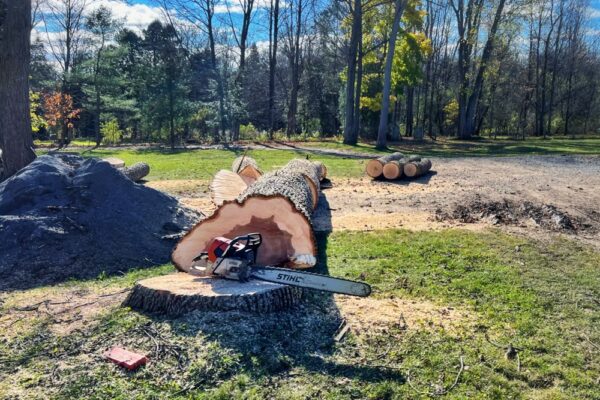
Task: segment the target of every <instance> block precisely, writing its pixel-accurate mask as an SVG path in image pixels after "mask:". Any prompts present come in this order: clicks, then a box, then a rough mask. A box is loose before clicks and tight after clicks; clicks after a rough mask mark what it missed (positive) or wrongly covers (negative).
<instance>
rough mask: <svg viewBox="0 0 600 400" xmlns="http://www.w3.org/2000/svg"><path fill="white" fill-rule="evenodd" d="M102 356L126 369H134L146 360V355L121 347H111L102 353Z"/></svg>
mask: <svg viewBox="0 0 600 400" xmlns="http://www.w3.org/2000/svg"><path fill="white" fill-rule="evenodd" d="M104 357H106V358H108V359H109V360H110V361H112V362H114V363H115V364H117V365H120V366H121V367H125V368H127V369H128V370H130V371H131V370H134V369H136V368H138V367H140V366H142V365H145V364H146V363H147V362H148V357H146V356H145V355H143V354H138V353H134V352H132V351H129V350H126V349H124V348H122V347H113V348H112V349H110V350H108V351H107V352H105V353H104Z"/></svg>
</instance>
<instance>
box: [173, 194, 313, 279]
mask: <svg viewBox="0 0 600 400" xmlns="http://www.w3.org/2000/svg"><path fill="white" fill-rule="evenodd" d="M252 232H258V233H260V234H261V235H262V238H263V243H262V245H261V246H260V248H259V250H258V257H257V263H258V264H259V265H273V266H278V265H285V266H288V267H292V268H310V267H312V266H314V264H315V262H316V258H315V257H316V253H317V247H316V242H315V238H314V234H313V231H312V228H311V225H310V222H309V221H308V219H307V218H306V217H305V216H304V215H303V214H302V213H301V212H299V211H298V210H297V209H296V207H295V206H294V204H293V203H292V202H291V201H290V200H288V199H287V198H286V197H284V196H281V195H279V196H261V195H255V196H252V197H248V198H246V199H245V200H244V201H242V202H241V203H238V202H237V201H232V202H227V203H225V204H223V206H221V207H220V208H219V209H218V210H217V211H216V212H215V213H214V214H213V215H212V216H211V217H209V218H207V219H205V220H203V221H202V222H200V223H199V224H198V225H196V226H195V227H194V228H193V229H192V230H191V231H190V232H188V233H187V234H186V235H185V236H184V237H183V238H182V239H181V241H180V242H179V243H178V244H177V246H176V247H175V250H174V251H173V255H172V260H173V264H175V266H176V267H177V269H179V270H180V271H184V272H188V271H189V270H190V268H191V267H192V265H193V264H194V261H193V259H194V258H195V257H196V256H198V255H199V254H200V253H201V252H202V251H205V250H206V249H207V248H208V245H209V244H210V243H211V242H212V240H213V239H214V238H215V237H217V236H224V237H227V238H234V237H236V236H240V235H246V234H248V233H252ZM301 255H307V256H309V257H312V258H309V259H308V261H309V262H310V263H311V265H308V263H307V260H306V259H303V258H301V257H300V256H301ZM295 259H298V260H303V262H301V263H299V264H289V262H290V260H295Z"/></svg>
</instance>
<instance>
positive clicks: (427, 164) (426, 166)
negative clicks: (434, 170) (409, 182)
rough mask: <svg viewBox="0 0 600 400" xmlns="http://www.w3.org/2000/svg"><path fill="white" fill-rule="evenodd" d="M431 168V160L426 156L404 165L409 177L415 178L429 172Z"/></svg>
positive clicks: (405, 173) (405, 172)
mask: <svg viewBox="0 0 600 400" xmlns="http://www.w3.org/2000/svg"><path fill="white" fill-rule="evenodd" d="M430 169H431V160H429V159H427V158H424V159H422V160H420V161H413V162H409V163H406V164H405V165H404V175H406V176H407V177H409V178H415V177H417V176H421V175H424V174H426V173H427V172H429V170H430Z"/></svg>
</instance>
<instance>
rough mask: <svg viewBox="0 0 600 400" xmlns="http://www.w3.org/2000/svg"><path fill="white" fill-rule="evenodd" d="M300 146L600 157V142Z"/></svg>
mask: <svg viewBox="0 0 600 400" xmlns="http://www.w3.org/2000/svg"><path fill="white" fill-rule="evenodd" d="M297 145H298V146H300V145H301V146H303V147H318V148H325V149H332V150H346V151H357V152H363V153H385V152H391V151H401V152H406V153H418V154H422V155H425V156H431V157H433V156H436V157H473V156H517V155H528V154H529V155H553V154H583V155H597V154H600V138H599V137H589V138H578V139H571V138H568V137H554V138H550V139H543V138H527V139H526V140H512V139H508V138H499V139H496V140H493V139H479V140H457V139H448V138H439V139H438V140H437V141H432V140H430V139H427V140H425V141H423V142H421V143H415V142H413V141H412V140H410V139H406V140H405V141H404V142H402V143H399V144H393V145H390V146H389V149H388V150H386V151H383V152H382V151H378V150H376V149H375V147H374V146H373V145H372V144H365V143H359V144H357V145H356V146H348V145H345V144H343V143H341V142H335V141H327V142H306V143H301V144H300V143H299V144H297Z"/></svg>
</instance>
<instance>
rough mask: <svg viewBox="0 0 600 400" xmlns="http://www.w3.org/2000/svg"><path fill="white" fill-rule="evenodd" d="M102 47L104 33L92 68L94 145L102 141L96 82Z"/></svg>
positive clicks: (98, 86) (98, 144)
mask: <svg viewBox="0 0 600 400" xmlns="http://www.w3.org/2000/svg"><path fill="white" fill-rule="evenodd" d="M103 49H104V35H102V43H101V45H100V48H99V49H98V53H97V54H96V66H95V67H96V68H95V70H94V91H95V92H96V93H95V95H96V99H95V102H94V114H95V115H94V134H95V136H96V146H100V142H101V141H102V136H101V135H100V83H99V82H98V76H99V75H100V71H99V70H100V61H101V58H102V50H103Z"/></svg>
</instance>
